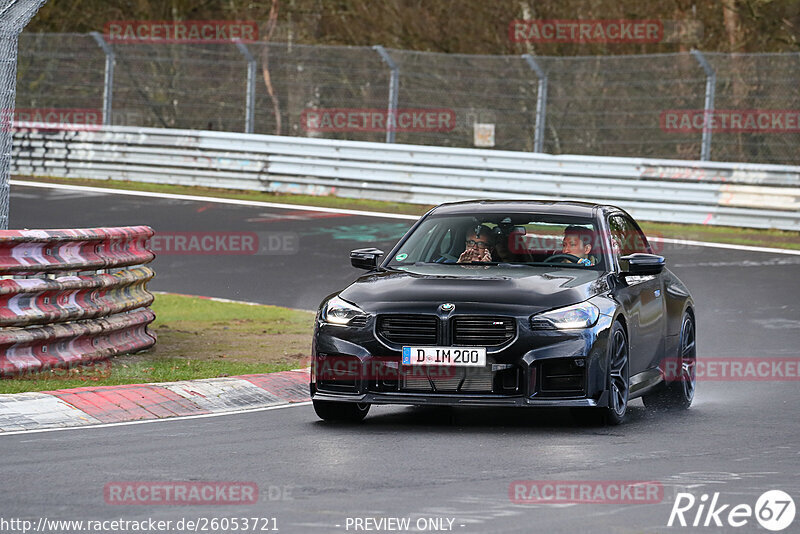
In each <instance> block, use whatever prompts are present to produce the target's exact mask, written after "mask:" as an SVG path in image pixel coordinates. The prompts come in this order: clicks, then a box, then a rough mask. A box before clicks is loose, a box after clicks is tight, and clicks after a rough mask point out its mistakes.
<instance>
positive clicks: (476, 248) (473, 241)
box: [458, 224, 495, 263]
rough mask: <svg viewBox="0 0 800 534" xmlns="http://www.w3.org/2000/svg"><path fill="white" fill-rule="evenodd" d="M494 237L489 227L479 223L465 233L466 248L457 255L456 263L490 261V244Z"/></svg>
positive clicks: (491, 244) (492, 244)
mask: <svg viewBox="0 0 800 534" xmlns="http://www.w3.org/2000/svg"><path fill="white" fill-rule="evenodd" d="M494 242H495V237H494V232H493V231H492V229H491V228H489V227H488V226H486V225H485V224H480V225H478V226H476V227H475V228H473V229H472V230H471V231H470V232H468V233H467V241H466V249H465V250H464V252H462V253H461V255H460V256H459V257H458V263H470V262H473V261H480V262H490V261H492V246H494Z"/></svg>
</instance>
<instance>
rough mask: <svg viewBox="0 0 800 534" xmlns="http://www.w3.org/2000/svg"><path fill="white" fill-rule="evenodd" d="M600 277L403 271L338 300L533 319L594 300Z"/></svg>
mask: <svg viewBox="0 0 800 534" xmlns="http://www.w3.org/2000/svg"><path fill="white" fill-rule="evenodd" d="M603 274H604V273H602V272H601V271H595V270H589V269H586V270H583V269H575V268H563V267H561V268H558V267H551V266H483V265H452V264H449V265H425V266H409V267H404V268H403V270H396V271H388V272H380V273H371V274H367V275H364V276H362V277H360V278H358V279H357V280H356V281H355V282H354V283H353V284H351V285H350V286H349V287H347V288H346V289H345V290H343V291H342V292H341V293H340V294H339V296H340V297H342V298H343V299H345V300H347V301H350V302H352V303H354V304H356V305H358V306H360V307H361V308H362V309H364V310H365V311H368V312H373V313H379V312H386V311H395V312H406V311H407V312H416V313H425V312H433V311H435V310H436V308H437V307H438V306H439V305H440V304H442V303H445V302H449V303H453V304H455V305H456V309H457V310H459V311H461V312H468V313H470V312H481V311H487V310H488V309H492V310H496V311H498V312H500V311H504V312H507V313H514V312H516V311H519V310H518V309H521V310H522V313H535V312H538V311H542V310H549V309H553V308H560V307H562V306H568V305H570V304H575V303H577V302H582V301H584V300H586V299H588V298H589V297H591V296H593V295H595V294H597V293H598V292H599V291H600V290H601V289H602V288H603V286H604V284H602V283H601V282H600V280H601V279H604V277H603ZM601 277H602V278H601Z"/></svg>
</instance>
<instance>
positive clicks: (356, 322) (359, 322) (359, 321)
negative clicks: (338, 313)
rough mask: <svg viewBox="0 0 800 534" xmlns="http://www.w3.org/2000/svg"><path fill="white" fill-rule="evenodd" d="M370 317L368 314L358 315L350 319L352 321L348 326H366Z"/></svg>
mask: <svg viewBox="0 0 800 534" xmlns="http://www.w3.org/2000/svg"><path fill="white" fill-rule="evenodd" d="M367 319H368V317H367V316H366V315H357V316H355V317H353V318H352V319H350V322H349V323H347V326H353V327H356V328H364V327H365V326H366V325H367Z"/></svg>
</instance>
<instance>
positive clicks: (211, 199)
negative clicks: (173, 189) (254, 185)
mask: <svg viewBox="0 0 800 534" xmlns="http://www.w3.org/2000/svg"><path fill="white" fill-rule="evenodd" d="M11 185H22V186H25V187H41V188H44V189H66V190H69V191H86V192H100V193H107V194H109V195H128V196H132V197H151V198H171V199H174V200H191V201H195V202H213V203H216V204H232V205H234V206H257V207H261V208H279V209H291V210H304V211H319V212H324V213H342V214H345V215H364V216H367V217H381V218H385V219H403V220H406V221H416V220H417V219H419V216H417V215H402V214H399V213H381V212H377V211H362V210H348V209H340V208H323V207H319V206H305V205H302V204H281V203H278V202H261V201H258V200H239V199H236V198H219V197H204V196H200V195H180V194H177V193H155V192H153V191H127V190H125V189H111V188H109V187H91V186H87V185H67V184H49V183H45V182H26V181H24V180H11Z"/></svg>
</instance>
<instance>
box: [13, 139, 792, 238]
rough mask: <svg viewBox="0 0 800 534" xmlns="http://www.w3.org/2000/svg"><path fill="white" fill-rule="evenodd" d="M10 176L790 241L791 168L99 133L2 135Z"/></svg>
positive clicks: (327, 141)
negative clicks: (609, 218) (476, 201)
mask: <svg viewBox="0 0 800 534" xmlns="http://www.w3.org/2000/svg"><path fill="white" fill-rule="evenodd" d="M12 172H13V173H15V174H21V175H43V176H61V177H76V178H78V177H79V178H96V179H109V178H111V179H118V180H133V181H142V182H152V183H169V184H182V185H200V186H209V187H222V188H232V189H246V190H257V191H277V192H299V193H306V194H325V195H337V196H343V197H356V198H371V199H378V200H393V201H404V202H411V203H421V204H438V203H440V202H443V201H448V200H462V199H470V198H498V199H499V198H540V199H553V200H563V199H573V200H591V201H599V202H607V203H609V204H616V205H619V206H621V207H623V208H625V209H627V210H629V211H630V212H631V213H632V214H633V215H634V216H635V217H637V218H640V219H643V220H651V221H664V222H683V223H697V224H717V225H730V226H745V227H755V228H781V229H789V230H800V167H791V166H781V165H762V164H742V163H719V162H696V161H682V160H655V159H642V158H611V157H597V156H572V155H567V156H553V155H548V154H535V153H527V152H509V151H496V150H486V149H480V150H479V149H464V148H445V147H433V146H418V145H395V144H386V143H366V142H356V141H337V140H330V139H309V138H299V137H280V136H270V135H252V134H237V133H229V132H211V131H196V130H169V129H158V128H132V127H107V128H102V129H97V130H94V129H93V130H89V131H75V130H74V129H72V130H46V129H25V130H18V131H16V132H15V133H14V148H13V164H12Z"/></svg>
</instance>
